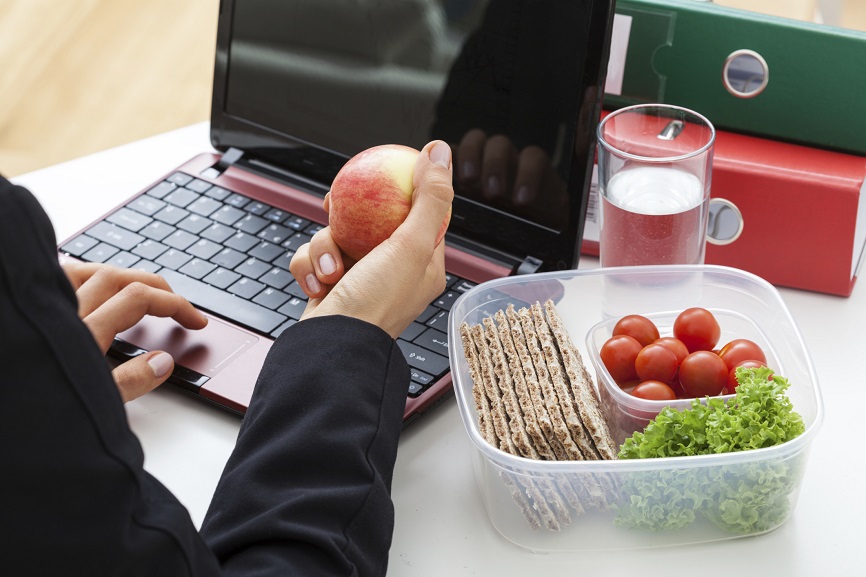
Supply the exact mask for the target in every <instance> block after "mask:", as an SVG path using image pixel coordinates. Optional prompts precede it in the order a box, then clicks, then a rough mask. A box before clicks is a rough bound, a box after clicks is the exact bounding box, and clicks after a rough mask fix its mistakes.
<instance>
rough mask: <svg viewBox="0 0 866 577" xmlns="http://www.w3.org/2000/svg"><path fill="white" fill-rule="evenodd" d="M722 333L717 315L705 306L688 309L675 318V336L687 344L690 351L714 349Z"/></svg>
mask: <svg viewBox="0 0 866 577" xmlns="http://www.w3.org/2000/svg"><path fill="white" fill-rule="evenodd" d="M721 334H722V330H721V328H720V327H719V322H718V321H717V320H716V317H714V316H713V313H711V312H710V311H708V310H707V309H704V308H700V307H693V308H690V309H686V310H684V311H683V312H681V313H680V314H679V315H678V316H677V318H676V320H674V336H675V337H676V338H678V339H679V340H681V341H682V342H683V344H684V345H686V348H687V349H689V352H690V353H693V352H695V351H711V350H713V347H715V346H716V343H718V342H719V337H720V336H721Z"/></svg>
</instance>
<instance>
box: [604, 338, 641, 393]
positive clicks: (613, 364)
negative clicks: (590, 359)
mask: <svg viewBox="0 0 866 577" xmlns="http://www.w3.org/2000/svg"><path fill="white" fill-rule="evenodd" d="M642 348H643V347H642V346H641V345H640V343H639V342H638V341H637V339H635V338H634V337H630V336H628V335H617V336H615V337H610V338H609V339H607V340H606V341H605V343H604V344H603V345H602V346H601V351H599V355H600V356H601V362H602V363H604V366H605V367H607V370H608V372H609V373H610V376H611V377H613V380H615V381H616V382H617V383H624V382H626V381H631V380H634V379H636V378H637V371H635V368H634V361H635V359H636V358H637V354H638V353H639V352H640V350H641V349H642Z"/></svg>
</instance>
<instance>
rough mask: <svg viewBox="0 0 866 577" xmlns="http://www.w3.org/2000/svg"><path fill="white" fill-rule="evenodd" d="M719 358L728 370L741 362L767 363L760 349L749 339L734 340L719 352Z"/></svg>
mask: <svg viewBox="0 0 866 577" xmlns="http://www.w3.org/2000/svg"><path fill="white" fill-rule="evenodd" d="M719 356H720V357H722V360H723V361H725V364H726V365H728V369H733V368H734V367H736V366H737V365H738V364H739V363H740V362H742V361H760V362H762V363H765V364H766V362H767V357H766V355H764V351H762V350H761V347H760V346H759V345H758V344H757V343H754V342H752V341H750V340H749V339H734V340H732V341H731V342H729V343H728V344H726V345H725V346H723V347H722V350H720V351H719Z"/></svg>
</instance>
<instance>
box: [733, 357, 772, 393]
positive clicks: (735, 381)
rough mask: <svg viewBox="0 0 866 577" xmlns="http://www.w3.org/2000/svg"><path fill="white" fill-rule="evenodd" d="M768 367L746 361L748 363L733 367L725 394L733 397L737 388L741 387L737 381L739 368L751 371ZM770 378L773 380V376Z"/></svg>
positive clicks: (742, 362)
mask: <svg viewBox="0 0 866 577" xmlns="http://www.w3.org/2000/svg"><path fill="white" fill-rule="evenodd" d="M766 366H767V365H766V363H763V362H761V361H754V360H746V361H740V362H739V363H737V364H736V365H734V366H733V367H731V371H730V372H729V373H728V384H727V386H726V387H725V394H726V395H733V394H734V392H735V391H736V389H737V387H738V386H739V385H740V383H739V382H738V381H737V368H739V367H747V368H749V369H757V368H758V367H766ZM769 378H770V379H772V378H773V375H770V377H769Z"/></svg>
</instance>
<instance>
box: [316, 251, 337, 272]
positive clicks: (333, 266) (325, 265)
mask: <svg viewBox="0 0 866 577" xmlns="http://www.w3.org/2000/svg"><path fill="white" fill-rule="evenodd" d="M319 268H320V269H322V274H332V273H335V272H337V263H336V261H334V257H332V256H331V255H330V254H328V253H325V254H323V255H322V256H320V257H319Z"/></svg>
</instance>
